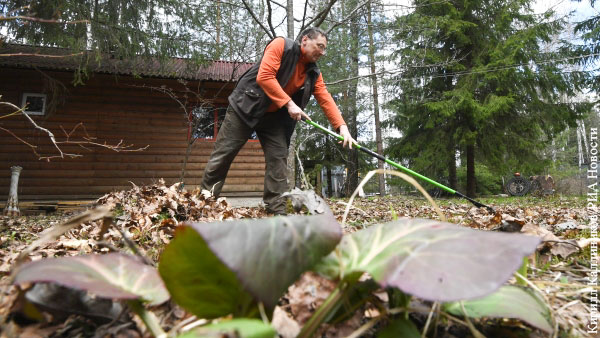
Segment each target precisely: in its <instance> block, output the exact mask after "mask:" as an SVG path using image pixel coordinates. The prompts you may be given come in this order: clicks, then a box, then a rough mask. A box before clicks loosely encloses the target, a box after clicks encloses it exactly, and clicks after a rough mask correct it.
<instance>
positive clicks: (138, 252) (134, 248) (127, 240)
mask: <svg viewBox="0 0 600 338" xmlns="http://www.w3.org/2000/svg"><path fill="white" fill-rule="evenodd" d="M123 224H125V223H123ZM117 230H119V233H120V234H121V236H122V237H123V241H124V242H125V244H126V245H127V247H128V248H129V249H131V251H132V252H133V253H134V254H135V255H136V256H138V257H139V258H141V259H142V261H143V262H144V263H145V264H146V265H150V266H156V265H155V264H154V262H152V261H151V260H150V259H148V257H146V255H145V254H143V253H142V252H141V251H142V249H140V248H138V247H137V245H135V243H134V242H133V241H132V240H131V239H130V238H129V236H127V234H126V233H125V231H123V229H121V228H117Z"/></svg>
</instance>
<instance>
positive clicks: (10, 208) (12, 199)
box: [4, 166, 23, 217]
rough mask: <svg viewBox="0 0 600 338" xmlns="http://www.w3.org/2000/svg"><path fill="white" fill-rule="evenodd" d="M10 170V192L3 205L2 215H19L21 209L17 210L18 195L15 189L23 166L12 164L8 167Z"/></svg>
mask: <svg viewBox="0 0 600 338" xmlns="http://www.w3.org/2000/svg"><path fill="white" fill-rule="evenodd" d="M10 170H11V173H12V174H11V178H10V192H9V193H8V201H7V202H6V206H5V207H4V215H7V216H10V217H18V216H20V215H21V211H20V210H19V197H18V196H17V191H18V186H19V175H20V174H21V170H23V168H21V167H19V166H12V167H10Z"/></svg>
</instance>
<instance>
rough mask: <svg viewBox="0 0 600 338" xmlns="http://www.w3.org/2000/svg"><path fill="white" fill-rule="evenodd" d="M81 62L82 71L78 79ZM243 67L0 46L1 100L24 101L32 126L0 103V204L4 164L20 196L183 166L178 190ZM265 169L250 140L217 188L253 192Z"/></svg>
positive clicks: (196, 177) (89, 190)
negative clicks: (16, 170) (15, 172)
mask: <svg viewBox="0 0 600 338" xmlns="http://www.w3.org/2000/svg"><path fill="white" fill-rule="evenodd" d="M85 58H87V61H86V59H85ZM83 61H85V62H86V63H87V68H86V69H85V72H83V73H81V72H80V73H79V74H82V75H83V81H78V79H79V77H77V76H75V75H76V74H77V70H78V67H81V65H82V62H83ZM251 65H252V64H251V63H244V62H226V61H211V62H208V63H203V64H200V65H197V64H194V63H193V62H192V61H191V60H187V59H175V58H174V59H169V60H167V61H165V62H159V61H157V60H148V59H145V60H144V59H134V60H116V59H113V58H111V57H110V56H102V57H100V58H95V56H94V55H87V54H85V53H83V54H75V55H73V54H71V52H70V51H68V50H65V49H60V48H48V47H32V46H26V45H15V44H4V45H0V95H1V98H0V102H8V103H10V104H12V105H14V106H16V107H25V113H26V114H27V116H29V117H31V119H32V120H33V121H34V122H35V124H37V125H38V126H39V127H40V128H37V127H35V126H34V124H33V123H31V121H29V120H28V119H27V116H24V115H23V114H18V113H17V114H12V115H10V114H11V113H13V112H15V111H16V110H17V109H15V107H14V106H9V105H7V104H4V105H0V201H1V200H4V198H5V197H8V192H9V187H10V177H11V170H10V168H11V167H12V166H20V167H22V168H23V170H22V172H21V175H20V179H19V186H18V192H19V200H21V201H27V200H38V201H39V200H42V201H43V200H46V201H51V200H81V199H94V198H98V197H100V196H102V195H103V194H105V193H108V192H110V191H116V190H123V189H129V188H131V186H132V185H131V184H132V183H133V184H136V185H146V184H152V183H156V182H158V181H159V180H160V179H164V180H165V182H166V184H167V185H170V184H174V183H176V182H179V180H180V178H181V175H182V168H183V165H184V163H185V176H184V179H183V182H184V184H185V187H186V189H188V190H190V189H193V188H195V187H197V186H198V185H199V184H200V181H201V179H202V174H203V169H204V167H205V165H206V162H207V161H208V158H209V156H210V153H211V151H212V149H213V146H214V140H215V138H216V133H217V131H218V126H219V122H220V121H222V119H223V117H224V113H225V110H226V107H227V97H228V95H229V94H230V93H231V91H232V90H233V88H234V86H235V82H236V80H237V79H238V78H239V77H240V76H241V75H242V74H243V73H244V72H245V71H246V70H247V69H248V68H250V67H251ZM41 128H45V129H47V130H48V131H50V132H51V133H52V134H53V135H54V136H55V140H56V144H53V142H51V138H50V137H49V136H48V133H47V132H46V131H44V130H42V129H41ZM192 140H195V141H194V142H193V145H192V147H190V152H189V154H188V156H187V161H186V151H187V149H188V144H189V143H190V142H191V141H192ZM105 145H106V146H105ZM111 148H112V149H111ZM59 149H60V150H59ZM264 170H265V163H264V156H263V152H262V149H261V147H260V144H259V142H258V141H257V140H252V139H251V140H249V141H248V143H247V144H246V145H245V146H244V148H243V149H242V151H241V152H240V154H239V155H238V156H237V158H236V160H235V161H234V163H233V165H232V167H231V170H230V173H229V175H228V177H227V180H226V182H225V186H224V189H223V195H225V196H260V195H261V194H262V190H263V181H264V173H265V171H264ZM2 196H4V197H2Z"/></svg>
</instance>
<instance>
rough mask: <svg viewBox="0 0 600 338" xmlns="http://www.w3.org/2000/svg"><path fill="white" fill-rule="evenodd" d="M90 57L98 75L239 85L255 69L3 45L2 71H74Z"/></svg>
mask: <svg viewBox="0 0 600 338" xmlns="http://www.w3.org/2000/svg"><path fill="white" fill-rule="evenodd" d="M88 57H89V63H88V68H89V69H90V70H91V71H92V72H97V73H108V74H120V75H139V76H146V77H158V78H177V79H186V80H212V81H225V82H227V81H236V80H237V79H238V78H239V77H240V75H242V74H243V73H244V72H245V71H246V70H247V69H249V68H250V67H252V65H253V64H252V63H248V62H230V61H209V63H208V64H206V65H200V66H198V65H195V64H194V63H193V62H192V61H191V60H189V59H182V58H171V59H167V60H166V61H163V62H162V63H161V62H159V60H158V59H155V58H142V57H136V58H133V59H130V60H119V59H115V58H111V57H108V56H107V57H102V58H101V60H100V62H97V61H96V60H95V55H94V54H93V53H90V52H84V53H81V54H77V55H73V54H72V52H71V51H69V50H68V49H65V48H54V47H38V46H28V45H17V44H4V45H0V67H11V68H39V69H47V70H68V71H75V70H76V69H77V68H79V66H80V64H82V63H83V62H82V61H83V60H85V58H88Z"/></svg>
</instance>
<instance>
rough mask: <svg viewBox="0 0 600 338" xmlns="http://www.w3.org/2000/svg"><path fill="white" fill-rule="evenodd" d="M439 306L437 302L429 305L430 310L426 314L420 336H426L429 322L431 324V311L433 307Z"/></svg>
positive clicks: (432, 311)
mask: <svg viewBox="0 0 600 338" xmlns="http://www.w3.org/2000/svg"><path fill="white" fill-rule="evenodd" d="M439 306H440V303H439V302H435V303H433V306H432V307H431V310H430V311H429V314H428V315H427V321H425V326H424V327H423V333H421V337H427V331H429V324H431V318H432V317H433V313H434V312H435V309H436V308H438V307H439Z"/></svg>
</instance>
